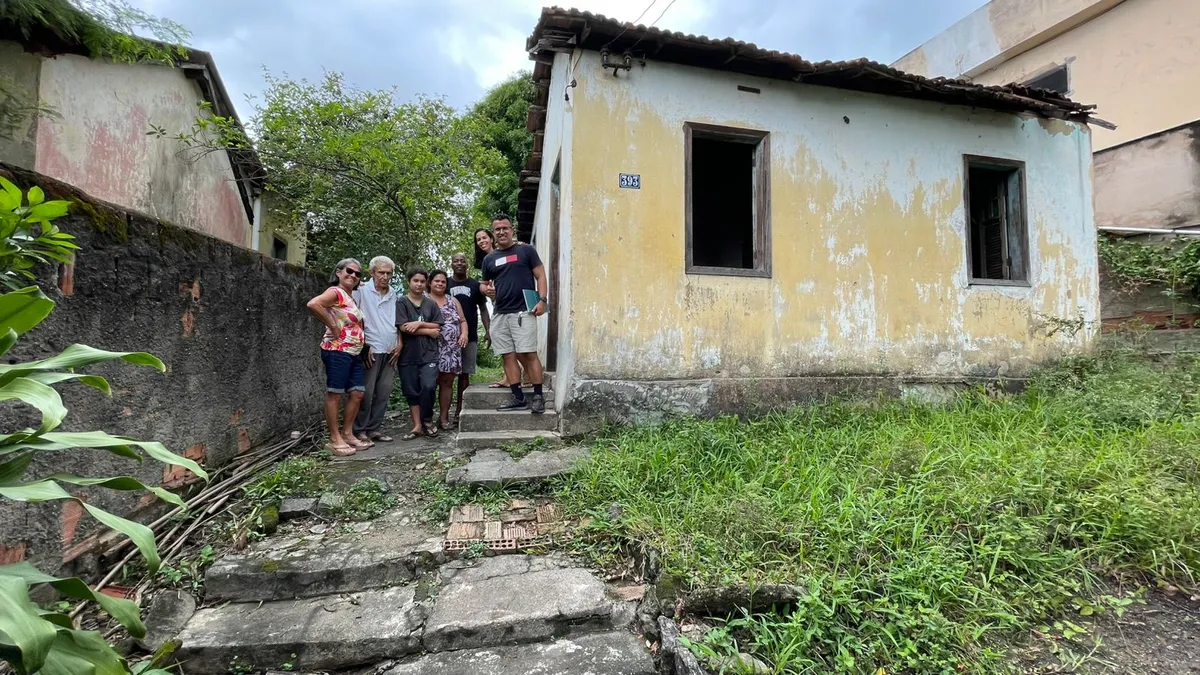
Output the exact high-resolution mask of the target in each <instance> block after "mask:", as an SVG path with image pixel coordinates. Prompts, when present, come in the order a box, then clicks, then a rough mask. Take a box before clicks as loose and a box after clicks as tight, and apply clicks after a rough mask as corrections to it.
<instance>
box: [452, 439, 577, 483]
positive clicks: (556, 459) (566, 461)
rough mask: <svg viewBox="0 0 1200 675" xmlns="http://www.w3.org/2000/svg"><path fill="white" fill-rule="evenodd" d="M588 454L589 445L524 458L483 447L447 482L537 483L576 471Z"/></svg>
mask: <svg viewBox="0 0 1200 675" xmlns="http://www.w3.org/2000/svg"><path fill="white" fill-rule="evenodd" d="M589 454H590V453H589V451H588V449H587V448H584V447H569V448H561V449H555V450H534V451H533V452H531V453H529V454H528V455H526V456H524V457H522V458H521V459H513V458H512V455H510V454H509V453H508V452H505V451H504V450H480V451H478V452H476V453H475V456H473V457H472V458H471V461H469V462H467V464H466V466H459V467H455V468H453V469H451V470H450V471H448V472H447V473H446V482H447V483H450V484H451V485H457V484H459V483H463V484H466V485H477V486H480V487H492V486H503V485H519V484H523V483H534V482H538V481H542V480H546V479H547V478H552V477H554V476H558V475H561V474H564V473H568V472H570V471H573V470H574V469H575V468H576V467H577V466H578V465H579V463H580V462H582V461H583V460H585V459H587V458H588V456H589Z"/></svg>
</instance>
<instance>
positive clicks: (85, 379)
mask: <svg viewBox="0 0 1200 675" xmlns="http://www.w3.org/2000/svg"><path fill="white" fill-rule="evenodd" d="M2 339H3V338H2V337H0V340H2ZM2 345H3V343H2V342H0V346H2ZM3 354H4V353H3V352H0V356H2V355H3ZM25 377H28V378H29V379H31V380H33V381H34V382H41V383H42V384H58V383H59V382H66V381H67V380H79V381H80V383H82V384H86V385H87V386H89V387H91V388H93V389H98V390H100V391H101V392H103V393H104V395H105V396H112V388H111V387H109V386H108V380H106V379H104V378H103V377H100V376H99V375H82V374H80V373H58V372H53V371H51V372H45V373H30V374H28V375H26V376H25Z"/></svg>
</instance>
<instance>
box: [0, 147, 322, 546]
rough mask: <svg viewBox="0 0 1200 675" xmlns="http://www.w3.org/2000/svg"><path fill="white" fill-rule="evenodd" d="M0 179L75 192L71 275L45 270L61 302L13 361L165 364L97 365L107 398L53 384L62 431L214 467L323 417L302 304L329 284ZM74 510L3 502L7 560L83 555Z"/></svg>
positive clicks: (142, 505)
mask: <svg viewBox="0 0 1200 675" xmlns="http://www.w3.org/2000/svg"><path fill="white" fill-rule="evenodd" d="M0 175H2V176H4V177H6V178H8V179H10V180H13V181H14V182H15V183H17V184H18V185H20V186H21V187H23V188H26V189H27V188H29V187H31V186H33V185H38V186H40V187H42V188H43V189H45V191H46V193H47V194H48V195H49V197H50V198H52V199H53V198H64V199H69V200H71V201H73V202H74V204H73V206H72V210H71V214H70V215H69V216H67V217H65V218H62V219H60V220H59V221H58V223H57V224H58V225H59V226H60V227H61V228H62V229H63V230H65V231H67V232H69V233H71V234H73V235H75V237H76V238H77V243H78V244H79V245H80V247H81V250H80V251H79V252H78V253H77V256H76V263H75V265H74V266H73V269H67V268H66V267H65V266H60V267H59V269H58V270H57V271H56V270H55V269H54V268H53V267H49V266H47V267H44V268H42V269H41V275H40V277H39V280H38V283H39V285H40V286H41V287H42V289H43V290H44V291H45V292H46V294H47V295H48V296H50V297H51V299H53V300H54V301H55V302H56V303H57V306H56V307H55V309H54V311H53V312H52V313H51V314H50V316H49V318H47V319H46V320H45V321H44V322H43V323H42V324H41V325H39V326H38V327H37V328H35V329H34V330H33V331H32V332H30V333H29V334H28V335H27V336H25V337H23V338H22V339H21V340H20V341H19V342H18V344H17V345H16V347H14V348H13V349H12V350H11V351H10V352H9V353H8V355H7V356H8V357H9V358H14V359H20V360H31V359H35V358H45V357H48V356H51V355H53V354H57V353H58V352H60V351H61V350H62V349H63V348H65V347H67V346H68V345H70V344H72V343H81V344H87V345H91V346H94V347H97V348H102V349H109V350H115V351H147V352H150V353H152V354H154V355H155V356H157V357H159V358H160V359H162V361H163V362H164V363H165V364H166V366H167V372H166V374H163V373H159V372H158V371H156V370H153V369H151V368H144V367H135V366H132V365H129V364H126V363H110V364H103V365H101V366H97V367H95V368H92V369H90V371H91V372H94V373H97V374H101V375H104V376H105V377H107V378H108V379H109V382H110V384H111V385H112V392H113V394H112V396H111V397H105V396H104V395H102V394H100V393H99V392H96V391H95V390H93V389H90V388H89V387H85V386H81V385H76V384H70V383H67V384H64V385H62V386H60V387H59V389H60V391H61V393H62V397H63V402H64V403H65V405H66V406H67V408H68V409H69V410H70V414H69V415H68V416H67V418H66V421H65V422H64V425H63V430H65V431H87V430H94V429H102V430H104V431H108V432H109V433H114V434H119V435H125V436H130V437H133V438H139V439H145V440H156V441H160V442H162V443H164V444H165V445H166V446H167V447H168V448H170V449H171V450H173V451H175V452H177V453H181V454H184V455H186V456H187V457H190V458H192V459H195V460H197V461H199V462H201V463H203V464H204V465H206V466H207V467H209V468H213V467H218V466H220V465H222V464H224V463H226V462H228V461H229V460H230V459H231V458H233V457H235V456H237V454H238V453H240V452H245V451H246V450H247V449H249V448H250V447H252V446H253V445H257V444H259V443H262V442H265V441H269V440H273V439H276V438H279V437H280V436H281V435H282V434H286V433H287V432H289V431H291V430H293V429H299V428H304V427H306V426H308V424H310V423H311V422H313V421H315V420H316V419H317V418H318V416H319V414H320V405H321V400H322V396H323V392H324V386H323V382H324V380H323V377H322V368H321V365H320V360H319V359H318V349H317V347H318V344H319V342H320V336H321V332H322V330H323V329H322V328H321V327H320V325H319V324H318V322H317V321H316V319H315V318H314V317H312V316H311V314H310V313H309V312H306V311H304V309H303V307H304V303H305V302H306V301H307V300H308V299H309V298H311V297H313V296H314V295H316V294H318V293H320V292H321V291H322V290H324V289H325V287H326V285H327V284H326V283H325V278H324V277H323V276H320V275H317V274H314V273H310V272H306V271H304V270H303V269H300V268H298V267H295V266H292V265H287V264H285V263H284V262H282V261H279V260H272V259H270V258H267V257H264V256H262V255H259V254H258V253H255V252H254V251H250V250H248V249H246V248H244V247H242V246H238V245H234V244H230V243H229V242H225V241H221V240H219V239H216V238H214V237H212V236H209V235H205V234H201V233H198V232H195V231H193V230H187V229H184V228H181V227H179V226H177V225H174V224H171V223H167V222H164V221H161V220H156V219H153V218H150V217H149V216H146V215H144V214H140V213H136V212H133V211H130V210H126V209H122V208H119V207H115V206H114V205H112V204H107V203H104V202H101V201H99V200H94V199H92V198H91V197H90V196H88V195H86V194H83V193H81V192H79V191H78V190H76V189H75V188H73V187H71V186H69V185H66V184H63V183H60V182H58V181H54V180H52V179H50V178H48V177H45V176H41V175H38V174H35V173H31V172H27V171H23V170H19V169H17V168H15V167H12V166H8V165H4V164H0ZM0 417H2V418H3V423H4V425H3V428H5V429H10V430H11V429H20V428H24V426H26V425H28V424H29V423H30V421H31V420H30V418H29V416H28V411H27V410H25V409H23V408H22V407H21V406H16V405H6V406H3V407H2V408H0ZM55 461H56V462H59V464H56V465H55V467H53V471H59V472H65V473H73V474H77V475H82V476H111V475H134V476H137V477H138V478H139V479H140V480H142V481H143V482H145V483H147V484H149V485H164V486H166V487H179V486H181V485H183V484H184V483H186V482H187V481H188V480H189V477H188V475H186V474H185V472H183V471H181V470H179V469H175V468H171V467H166V466H164V465H162V464H159V463H157V462H153V461H147V462H144V463H142V464H138V463H135V462H132V461H130V460H129V459H126V458H123V457H118V456H116V455H112V454H109V453H106V452H102V451H78V452H67V453H59V454H58V455H57V456H56V457H55ZM35 469H36V470H37V471H38V472H39V475H45V474H47V473H52V472H53V471H52V470H49V467H41V466H39V467H35ZM77 493H78V494H80V495H82V496H83V497H85V498H86V499H88V500H90V501H91V503H93V504H96V505H98V506H101V507H103V508H108V509H111V510H113V511H116V512H117V513H120V514H127V515H134V516H137V515H138V514H139V511H140V510H143V509H147V508H154V507H155V506H156V504H153V503H152V500H151V502H147V501H144V500H143V501H139V499H141V498H142V497H143V495H141V494H139V493H120V492H116V491H113V490H99V489H97V490H88V489H79V490H78V491H77ZM81 514H82V509H80V508H79V507H78V505H77V504H75V503H74V502H50V503H46V504H39V505H27V504H17V503H13V502H10V501H7V500H5V501H3V502H0V563H4V562H15V561H16V560H19V559H21V558H22V557H24V558H30V559H35V560H37V561H38V562H39V563H44V564H45V567H44V569H53V568H54V567H56V566H57V565H58V564H66V563H74V562H76V561H78V562H80V563H82V562H86V561H87V560H88V556H86V555H84V554H85V553H87V552H89V551H90V550H92V548H93V547H94V545H95V543H96V542H95V540H94V539H93V538H92V537H90V535H91V534H92V533H93V532H95V531H96V530H97V527H96V524H95V522H94V521H91V520H90V519H89V518H87V517H83V518H82V519H81V518H80V516H81Z"/></svg>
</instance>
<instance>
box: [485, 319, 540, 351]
mask: <svg viewBox="0 0 1200 675" xmlns="http://www.w3.org/2000/svg"><path fill="white" fill-rule="evenodd" d="M537 347H538V344H537V317H535V316H533V315H532V314H497V315H495V316H493V317H492V351H493V352H495V353H496V354H497V355H499V354H512V353H513V352H516V353H517V354H532V353H534V352H536V351H537Z"/></svg>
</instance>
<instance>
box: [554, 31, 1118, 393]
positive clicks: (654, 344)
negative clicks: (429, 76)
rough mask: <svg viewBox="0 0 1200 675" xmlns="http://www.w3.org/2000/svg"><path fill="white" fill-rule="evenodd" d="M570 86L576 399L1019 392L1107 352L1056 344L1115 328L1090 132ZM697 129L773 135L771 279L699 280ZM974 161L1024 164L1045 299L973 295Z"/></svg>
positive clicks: (788, 91) (655, 73) (734, 81)
mask: <svg viewBox="0 0 1200 675" xmlns="http://www.w3.org/2000/svg"><path fill="white" fill-rule="evenodd" d="M574 77H575V79H576V80H577V82H578V86H577V87H575V88H573V89H571V90H570V91H571V96H572V99H573V106H574V107H573V111H572V114H571V117H572V120H573V121H572V125H573V132H572V143H573V146H572V148H571V152H570V154H571V156H572V159H571V163H570V167H571V170H570V177H569V180H570V184H569V192H570V199H571V208H570V211H571V215H570V218H571V227H570V228H569V236H568V237H567V238H565V239H564V246H565V247H567V249H568V250H570V252H571V253H570V274H571V276H572V279H571V281H570V284H569V285H570V289H571V290H570V293H571V302H570V306H569V312H570V317H569V319H570V322H571V324H572V327H571V342H570V351H571V353H572V354H573V358H574V363H573V371H574V372H573V375H574V382H572V383H569V386H572V387H577V386H582V383H583V382H584V381H586V380H595V381H609V380H675V381H679V380H688V379H706V378H715V379H721V378H728V379H733V378H747V377H750V378H781V377H796V376H806V377H812V376H832V377H847V376H864V377H871V376H884V375H894V374H903V375H916V376H921V377H924V378H939V377H972V376H980V377H987V376H996V375H1008V376H1016V375H1019V374H1021V373H1025V372H1027V371H1028V370H1029V368H1030V367H1031V366H1032V365H1033V364H1035V363H1037V362H1039V361H1042V360H1046V359H1051V358H1054V357H1055V356H1058V355H1059V354H1062V353H1064V352H1075V351H1079V350H1081V349H1085V348H1086V347H1087V346H1088V345H1089V344H1090V342H1091V339H1092V337H1093V336H1092V333H1091V331H1090V330H1089V331H1085V332H1081V333H1079V334H1076V335H1074V336H1067V335H1063V334H1061V333H1060V334H1058V335H1055V336H1054V337H1046V336H1045V331H1043V330H1042V328H1043V326H1042V323H1043V321H1042V317H1043V316H1052V317H1062V318H1083V319H1085V320H1087V321H1094V320H1096V319H1097V318H1098V313H1099V308H1098V299H1097V293H1098V291H1097V280H1096V264H1097V263H1096V254H1095V245H1096V242H1095V237H1096V235H1095V229H1094V225H1093V213H1092V193H1091V178H1090V168H1091V152H1090V137H1089V131H1088V129H1087V128H1086V127H1084V126H1080V125H1075V124H1070V123H1064V122H1059V121H1047V120H1040V119H1034V118H1021V117H1018V116H1015V115H1006V114H1000V113H993V112H988V111H982V110H977V109H970V108H963V107H956V106H943V105H938V104H932V103H926V102H920V101H906V100H901V99H895V98H888V97H883V96H877V95H870V94H862V93H856V92H848V91H842V90H836V89H831V88H823V87H815V86H807V85H797V84H793V83H788V82H781V81H775V80H763V79H756V78H751V77H745V76H739V75H735V74H728V73H720V72H714V71H708V70H701V69H695V68H688V67H683V66H675V65H671V64H663V63H654V62H651V63H650V64H649V65H648V66H647V67H645V68H641V67H635V68H634V70H633V71H632V72H631V73H629V74H628V75H625V74H622V76H621V77H619V78H614V77H612V75H611V73H608V72H606V71H603V70H602V69H601V67H600V64H599V57H598V55H597V54H595V53H593V52H584V53H583V54H582V55H581V57H580V62H579V65H578V66H577V67H576V68H575V71H574ZM564 84H565V83H564V82H563V81H562V80H559V79H556V80H554V82H553V83H552V85H551V89H552V91H562V90H563V87H564ZM738 85H747V86H750V87H756V88H759V89H761V92H762V93H761V94H758V95H756V94H751V93H746V92H741V91H738V89H737V87H738ZM689 121H691V122H703V123H711V124H719V125H725V126H732V127H742V128H750V129H759V130H765V131H768V132H770V142H771V186H770V191H771V215H772V223H771V237H772V250H773V274H772V276H771V278H765V279H764V278H741V277H724V276H692V275H687V274H685V273H684V245H685V244H684V188H685V186H684V175H685V174H684V131H683V125H684V123H685V122H689ZM964 153H967V154H977V155H985V156H992V157H999V158H1009V159H1015V160H1021V161H1023V162H1025V163H1026V171H1027V186H1028V188H1027V189H1028V195H1027V198H1028V221H1029V227H1030V237H1029V248H1030V258H1031V269H1030V280H1031V283H1030V285H1029V286H1028V287H998V286H980V285H970V284H968V281H967V275H968V272H967V263H966V256H965V251H966V242H965V230H966V216H965V213H964V198H963V178H964V176H963V172H964V165H963V155H964ZM621 172H632V173H640V174H641V186H642V187H641V189H640V190H621V189H619V188H618V183H617V176H618V174H619V173H621ZM543 176H545V174H543ZM539 217H540V212H539ZM572 395H574V394H572Z"/></svg>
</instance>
